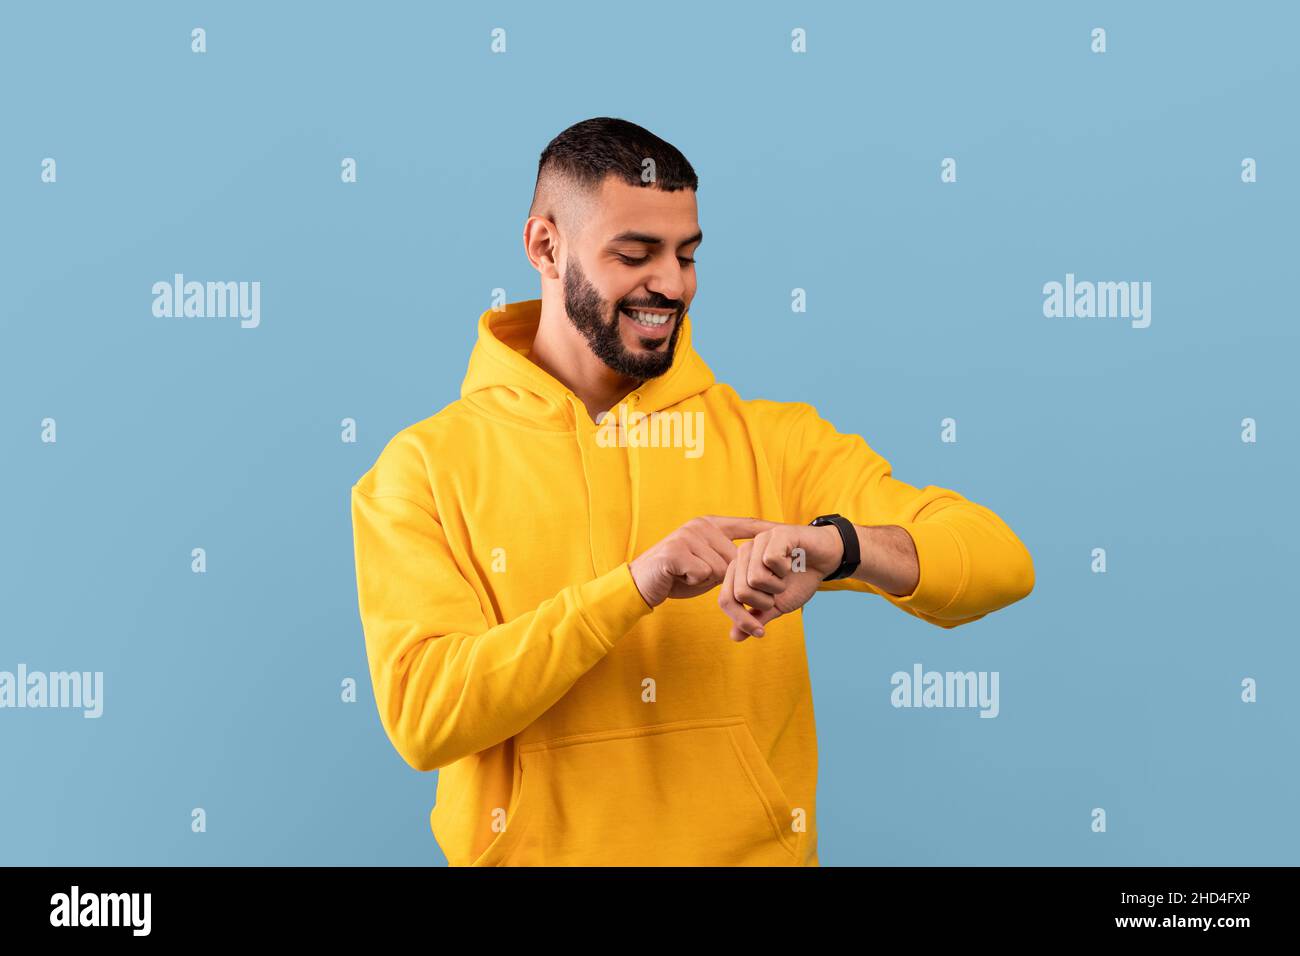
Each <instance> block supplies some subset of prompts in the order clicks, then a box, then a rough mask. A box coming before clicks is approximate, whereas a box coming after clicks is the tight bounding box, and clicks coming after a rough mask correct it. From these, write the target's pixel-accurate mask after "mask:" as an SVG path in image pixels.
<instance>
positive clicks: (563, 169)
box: [529, 116, 699, 225]
mask: <svg viewBox="0 0 1300 956" xmlns="http://www.w3.org/2000/svg"><path fill="white" fill-rule="evenodd" d="M646 160H651V161H652V162H653V166H649V165H648V164H647V163H646ZM647 170H651V171H652V172H653V179H647V177H648V176H650V172H646V171H647ZM610 175H613V176H617V177H618V178H619V179H621V180H622V181H623V182H625V183H627V184H628V185H629V186H654V187H655V188H657V189H662V190H665V191H666V192H676V191H677V190H679V189H690V190H692V191H695V190H697V189H698V186H699V180H698V179H697V178H696V176H695V170H694V169H693V168H692V167H691V164H690V163H689V162H688V161H687V159H686V157H685V156H683V155H682V154H681V151H680V150H678V149H677V147H676V146H674V145H673V144H672V143H669V142H666V141H665V140H662V139H660V138H659V137H658V136H656V135H655V134H654V133H652V132H650V131H649V130H648V129H645V128H644V127H642V126H637V125H636V123H629V122H628V121H627V120H622V119H615V118H614V117H611V116H597V117H594V118H593V119H588V120H583V121H582V122H581V123H574V124H573V125H572V126H570V127H569V128H568V129H566V130H565V131H564V132H562V133H560V135H559V136H556V137H555V139H553V140H551V141H550V142H549V143H548V144H547V145H546V149H544V150H542V155H541V158H540V159H539V160H538V162H537V185H536V187H535V188H534V190H533V203H532V206H531V208H530V209H529V215H533V216H550V217H551V218H554V219H556V221H557V223H558V222H559V217H560V216H561V215H562V213H561V209H564V210H565V211H566V212H567V211H569V210H571V209H574V208H576V205H577V204H576V203H575V202H574V200H576V199H578V198H579V197H578V196H576V195H575V193H590V192H594V191H595V190H597V189H599V188H600V184H601V183H603V182H604V181H605V177H606V176H610ZM566 225H568V224H567V223H566Z"/></svg>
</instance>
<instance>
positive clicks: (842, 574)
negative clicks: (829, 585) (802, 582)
mask: <svg viewBox="0 0 1300 956" xmlns="http://www.w3.org/2000/svg"><path fill="white" fill-rule="evenodd" d="M809 523H810V524H811V525H813V526H814V527H820V526H822V525H828V524H829V525H834V526H835V530H837V531H838V532H839V533H840V539H841V540H842V541H843V542H844V557H843V558H842V559H841V560H840V566H839V567H838V568H836V569H835V570H834V571H832V572H831V573H830V574H828V575H826V577H824V578H822V580H823V581H838V580H839V579H840V578H847V577H848V576H849V575H850V574H852V573H853V572H854V571H856V570H857V569H858V564H859V563H861V561H862V555H861V553H860V552H859V549H858V532H857V529H856V528H854V527H853V523H852V522H850V521H849V520H848V519H847V518H845V517H843V516H842V515H836V514H831V515H819V516H817V517H816V518H813V520H812V521H811V522H809Z"/></svg>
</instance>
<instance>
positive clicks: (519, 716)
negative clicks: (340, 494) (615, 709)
mask: <svg viewBox="0 0 1300 956" xmlns="http://www.w3.org/2000/svg"><path fill="white" fill-rule="evenodd" d="M363 483H364V484H368V485H373V481H371V480H370V477H369V476H367V477H366V478H363V479H362V481H361V482H358V483H357V485H354V486H353V488H352V526H353V543H354V550H355V557H356V574H357V599H358V605H359V608H360V612H361V622H362V628H363V630H364V632H365V642H366V656H367V659H368V661H369V664H370V676H371V682H372V684H373V687H374V691H375V702H376V704H377V705H378V708H379V716H380V720H381V722H382V724H383V727H384V730H385V732H386V733H387V734H388V738H389V740H390V741H392V743H393V746H394V747H396V748H397V751H398V753H400V754H401V755H402V757H403V759H405V760H406V762H407V763H408V764H410V765H411V766H412V767H414V768H415V769H416V770H435V769H437V768H439V767H442V766H445V765H447V764H449V763H452V762H454V761H456V760H459V759H461V758H462V757H465V756H468V755H470V754H474V753H478V752H479V751H481V750H486V749H488V748H489V747H492V746H494V745H496V744H498V743H500V742H501V741H503V740H506V739H508V738H510V737H512V736H514V735H515V734H517V733H519V732H520V731H522V730H523V729H524V728H526V727H527V726H528V725H529V724H531V723H532V722H533V721H534V720H536V719H537V718H538V717H540V716H541V715H542V713H543V712H545V711H546V710H547V709H548V708H550V707H551V706H552V705H553V704H555V702H556V701H558V700H559V699H560V698H561V697H562V696H563V695H564V694H565V692H566V691H568V690H569V688H570V687H571V686H573V684H574V682H575V681H577V680H578V678H579V677H581V676H582V675H583V674H584V673H586V672H587V671H588V670H589V669H591V667H593V666H594V665H595V664H596V663H597V662H598V661H600V659H601V658H602V657H604V655H605V654H606V652H607V651H609V649H610V648H611V647H613V645H614V642H615V641H616V640H618V638H619V637H621V636H622V635H623V634H625V633H626V632H627V631H628V630H630V629H631V627H632V625H633V624H635V623H636V622H637V621H638V620H639V619H640V618H641V617H643V616H645V615H647V614H649V613H651V610H652V609H651V608H650V607H649V605H647V604H646V603H645V600H644V599H643V598H642V597H641V592H640V591H639V590H638V589H637V586H636V582H635V581H634V580H633V579H632V574H631V571H630V570H629V568H628V565H627V564H626V563H623V564H621V565H619V566H618V567H616V568H614V569H612V570H610V571H608V572H607V573H605V574H603V575H601V576H599V577H596V578H594V579H593V580H590V581H586V582H582V583H578V584H573V585H571V586H569V587H566V588H564V589H563V590H561V591H560V592H559V593H558V594H556V595H555V596H554V597H552V598H549V599H548V600H546V601H543V602H542V603H541V604H540V605H539V606H538V607H537V608H536V609H534V610H531V611H528V612H527V613H525V614H521V615H519V616H518V617H516V618H514V619H513V620H511V621H507V622H505V623H502V624H498V625H497V626H495V627H489V626H488V621H487V620H486V619H485V617H484V615H483V611H482V608H481V606H480V603H479V598H478V596H477V594H476V592H475V590H474V588H473V586H472V585H471V584H470V583H469V581H467V580H466V579H465V578H464V577H463V576H462V574H461V572H460V569H459V568H458V567H457V565H456V561H455V559H454V557H453V555H452V553H451V550H450V548H449V547H448V544H447V538H446V536H445V535H444V533H443V529H442V525H441V524H440V523H439V521H438V516H437V514H436V513H435V512H434V511H433V510H432V502H431V501H418V500H415V499H416V497H417V496H416V495H414V494H412V493H411V492H410V490H409V489H401V490H400V493H399V491H398V490H396V489H390V488H384V487H382V486H381V487H377V488H376V487H371V488H370V490H366V489H365V488H363V487H362V485H363ZM429 497H431V496H429Z"/></svg>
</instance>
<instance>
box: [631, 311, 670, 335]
mask: <svg viewBox="0 0 1300 956" xmlns="http://www.w3.org/2000/svg"><path fill="white" fill-rule="evenodd" d="M618 311H619V314H620V315H621V316H622V318H623V320H624V321H625V322H627V323H628V324H630V325H631V326H632V328H634V329H635V330H636V332H637V334H638V335H642V336H647V337H650V338H661V337H663V336H665V335H667V334H668V333H669V332H671V331H672V330H673V322H674V320H675V316H676V315H677V310H676V309H619V310H618Z"/></svg>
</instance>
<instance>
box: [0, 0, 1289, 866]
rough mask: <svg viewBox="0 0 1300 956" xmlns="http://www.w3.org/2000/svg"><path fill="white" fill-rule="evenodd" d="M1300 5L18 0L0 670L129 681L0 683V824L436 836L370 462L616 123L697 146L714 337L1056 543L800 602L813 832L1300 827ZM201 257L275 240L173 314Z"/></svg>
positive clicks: (171, 852)
mask: <svg viewBox="0 0 1300 956" xmlns="http://www.w3.org/2000/svg"><path fill="white" fill-rule="evenodd" d="M196 26H201V27H204V28H205V29H206V30H207V43H208V52H207V53H205V54H202V55H197V54H194V53H192V52H191V51H190V30H191V29H192V28H193V27H196ZM1098 26H1100V27H1104V28H1105V29H1106V30H1107V44H1108V51H1107V52H1106V53H1105V54H1100V55H1099V54H1094V53H1092V52H1091V50H1090V42H1091V40H1090V33H1091V30H1092V28H1093V27H1098ZM494 27H502V28H504V29H505V30H506V31H507V52H506V53H505V54H503V55H493V54H492V53H491V52H490V48H489V44H490V39H491V37H490V32H491V30H492V29H493V28H494ZM795 27H803V28H805V29H806V30H807V31H808V52H807V53H806V54H803V55H796V54H794V53H792V52H791V50H790V31H791V30H792V29H793V28H795ZM1298 28H1300V13H1297V8H1296V7H1295V5H1292V4H1282V3H1276V4H1273V3H1261V4H1252V5H1250V6H1249V7H1246V8H1243V7H1240V6H1236V5H1233V4H1229V3H1223V4H1215V5H1196V4H1186V3H1179V4H1173V3H1167V4H1157V3H1150V4H1140V5H1139V4H1122V3H1115V4H1105V3H1088V4H1084V3H1059V4H1058V3H1053V4H1043V3H1019V4H968V3H944V4H935V3H909V4H906V5H901V4H900V5H897V6H894V5H889V6H886V5H880V4H857V3H854V4H848V3H845V4H830V3H818V4H812V5H809V4H805V3H795V2H787V3H746V4H743V5H740V4H730V5H728V4H721V3H716V4H715V3H699V2H691V3H680V2H664V3H658V4H654V5H651V6H646V5H635V4H633V5H626V6H617V7H611V6H610V5H608V4H603V3H582V4H578V3H569V4H563V5H560V6H557V7H556V9H555V10H547V9H546V8H545V7H544V6H543V5H538V4H535V3H526V2H517V3H484V4H475V5H472V8H471V7H470V6H469V5H466V8H459V7H456V6H452V5H449V4H432V3H430V4H418V5H416V4H384V3H373V4H338V5H329V4H310V5H308V4H287V3H283V4H256V3H229V4H228V3H220V4H219V3H187V4H177V3H131V4H98V3H94V4H92V3H86V4H61V3H44V4H23V5H21V6H20V5H17V4H13V5H5V7H4V8H3V13H0V89H3V90H4V91H5V93H4V111H3V118H2V122H0V147H2V148H0V264H2V265H0V268H2V273H0V275H2V277H3V295H2V296H0V332H2V334H3V338H2V343H0V458H2V459H3V468H0V497H2V500H3V502H4V504H3V510H2V515H3V527H2V528H0V539H2V540H3V541H4V547H3V550H2V551H0V601H2V602H3V606H4V608H5V609H6V614H5V615H4V620H3V624H2V625H0V670H10V671H14V670H16V668H17V665H18V664H19V663H25V664H26V665H27V666H28V668H29V669H31V670H44V671H52V670H81V671H87V670H88V671H96V670H101V671H103V672H104V675H105V677H104V680H105V701H104V715H103V716H102V717H101V718H100V719H98V720H86V719H83V718H82V716H81V714H80V712H79V711H76V710H43V711H34V710H4V711H0V759H2V760H3V766H4V771H3V773H0V777H2V778H3V785H2V786H0V862H3V863H10V864H94V865H102V864H118V863H122V864H200V863H215V864H338V863H341V864H374V863H392V864H433V865H440V864H443V863H444V862H445V860H444V858H443V856H442V854H441V853H440V852H439V850H438V848H437V845H436V843H435V842H434V840H433V836H432V834H431V833H430V832H429V826H428V812H429V809H430V807H431V806H432V804H433V796H434V784H435V776H434V775H433V774H419V773H416V772H415V771H413V770H411V769H410V768H409V767H408V766H407V765H406V764H405V763H403V762H402V760H401V758H400V757H399V756H398V754H397V752H396V751H395V750H394V749H393V748H392V746H391V745H390V744H389V743H388V742H387V740H386V739H385V737H384V735H383V730H382V728H381V726H380V724H379V720H378V715H377V712H376V710H375V706H374V701H373V697H372V694H371V688H370V681H369V675H368V671H367V667H366V659H365V655H364V643H363V637H362V632H361V628H360V621H359V618H358V614H357V607H356V586H355V578H354V571H353V553H352V539H351V527H350V518H349V512H348V491H349V488H350V486H351V484H352V483H353V482H354V481H355V480H356V479H357V478H358V477H360V475H361V474H362V473H363V472H364V471H365V470H366V469H367V468H368V467H369V466H370V465H371V463H372V462H373V461H374V459H375V457H376V455H377V454H378V453H379V451H380V449H381V448H382V447H383V446H384V444H385V443H386V442H387V440H388V439H389V438H390V437H391V436H392V435H393V434H395V433H396V432H397V431H399V430H400V429H402V428H404V427H405V426H407V425H409V424H411V423H413V422H415V421H419V420H420V419H423V418H425V417H427V416H428V415H431V414H433V413H434V412H435V411H437V410H438V409H439V408H441V407H442V406H443V405H445V404H446V403H448V402H450V401H452V400H454V399H455V398H456V397H457V396H458V393H459V387H460V382H461V378H462V376H463V375H464V371H465V366H466V362H467V359H468V356H469V351H470V348H471V347H472V344H473V341H474V335H475V321H476V320H477V318H478V316H479V314H480V313H481V312H482V311H483V310H484V309H486V308H488V307H489V306H490V305H491V302H490V296H491V290H492V289H494V288H497V287H501V288H504V289H505V290H506V293H507V297H508V299H509V300H510V301H515V300H518V299H526V298H535V297H536V296H537V295H538V294H539V286H538V282H537V276H536V273H535V272H534V271H532V270H531V269H530V267H529V265H528V263H527V260H526V259H525V257H524V253H523V248H522V241H521V233H522V227H523V221H524V219H525V217H526V210H527V206H528V202H529V200H530V198H531V191H532V186H533V177H534V175H535V172H536V163H537V157H538V154H539V153H540V152H541V150H542V148H543V147H544V146H545V145H546V143H547V142H548V141H549V140H550V138H551V137H553V136H554V135H555V134H557V133H558V132H559V131H560V130H562V129H563V128H564V127H566V126H568V125H570V124H571V123H574V122H576V121H578V120H581V119H585V118H587V117H590V116H598V115H614V116H621V117H624V118H626V119H630V120H632V121H634V122H637V123H640V124H641V125H644V126H646V127H648V128H649V129H651V130H653V131H654V132H656V133H658V134H659V135H660V136H663V137H664V138H665V139H667V140H669V141H670V142H672V143H674V144H675V145H676V146H678V147H679V148H680V149H681V150H682V151H683V152H684V153H685V154H686V155H687V157H688V158H689V159H690V160H691V162H692V163H693V164H694V166H695V168H696V170H697V172H698V173H699V175H700V179H701V184H700V191H699V203H700V222H701V225H702V227H703V229H704V231H705V234H706V236H707V239H706V241H705V243H704V244H703V246H702V247H701V249H700V253H699V256H698V259H699V265H698V270H699V277H700V286H699V292H698V295H697V297H696V299H695V301H694V303H693V305H692V307H691V315H692V318H693V320H694V323H695V329H696V345H697V347H698V349H699V351H700V352H701V354H702V355H703V357H704V359H705V361H706V362H708V363H709V364H710V365H711V367H712V368H713V370H714V371H715V373H716V374H717V376H718V378H719V379H720V380H722V381H726V382H730V383H731V384H733V385H734V386H735V387H736V388H737V390H738V391H739V392H740V393H741V394H742V395H743V396H746V397H759V396H762V397H768V398H774V399H783V400H800V401H808V402H811V403H812V404H814V405H815V406H816V407H817V408H818V410H819V411H820V412H821V413H822V414H823V415H824V416H825V417H827V418H828V419H830V420H831V421H832V422H834V423H835V424H836V425H837V426H838V427H839V428H840V429H841V430H843V431H852V432H857V433H859V434H861V435H863V436H864V437H865V438H866V439H867V440H868V442H869V443H870V444H871V445H872V447H874V448H875V449H876V450H878V451H879V452H881V454H883V455H885V456H886V457H887V458H888V459H889V460H890V461H891V462H892V463H893V466H894V474H895V476H896V477H898V478H901V479H903V480H905V481H909V482H911V483H913V484H916V485H918V486H923V485H927V484H935V485H940V486H942V487H948V488H954V489H956V490H959V491H960V492H962V493H963V494H965V495H966V496H967V497H969V498H971V499H973V500H975V501H978V502H980V503H983V504H986V505H988V506H989V507H991V508H992V509H993V510H995V511H996V512H998V513H999V514H1000V515H1001V516H1002V517H1003V518H1004V519H1005V520H1006V521H1007V522H1008V524H1010V526H1011V527H1012V528H1013V529H1015V530H1016V532H1017V533H1018V534H1019V535H1020V537H1021V539H1022V540H1023V541H1024V542H1025V544H1026V545H1027V546H1028V547H1029V549H1030V552H1031V554H1032V555H1033V557H1034V562H1035V567H1036V572H1037V587H1036V589H1035V591H1034V592H1033V594H1032V595H1031V596H1030V597H1029V598H1028V599H1027V600H1025V601H1022V602H1020V603H1019V604H1017V605H1014V606H1012V607H1011V608H1009V609H1007V610H1005V611H1002V612H999V613H997V614H995V615H992V616H990V617H988V618H986V619H984V620H982V621H979V622H976V623H974V624H971V625H968V626H964V627H961V628H958V629H956V630H954V631H942V630H940V629H938V628H934V627H932V626H930V625H927V624H924V623H923V622H921V621H918V620H916V619H914V618H911V617H909V616H907V615H905V614H903V613H902V612H900V611H898V610H896V609H894V608H891V607H890V606H888V605H887V604H886V603H885V602H883V601H879V600H872V599H869V598H865V597H863V596H861V595H854V594H835V595H829V594H827V595H821V596H819V597H818V598H817V599H816V600H815V601H814V602H813V603H812V604H811V605H809V607H808V609H807V612H806V613H807V618H806V624H807V628H808V634H809V654H810V659H811V665H812V669H813V681H814V692H815V699H816V710H817V719H818V729H819V735H820V769H821V775H820V784H819V791H818V798H819V804H818V810H819V822H820V855H821V861H822V863H823V864H824V865H844V864H908V865H912V864H920V865H925V864H979V863H992V864H1084V865H1088V864H1174V865H1180V864H1196V865H1212V864H1294V863H1296V862H1297V859H1298V853H1297V851H1298V850H1300V823H1298V820H1300V816H1298V815H1297V813H1296V807H1297V805H1300V771H1298V770H1297V764H1296V759H1295V755H1296V744H1297V736H1298V735H1297V728H1298V727H1300V719H1297V717H1298V715H1297V706H1296V697H1295V694H1294V693H1293V690H1292V688H1293V687H1294V682H1295V680H1296V674H1297V672H1298V671H1300V651H1298V650H1297V648H1298V647H1300V642H1298V641H1297V638H1296V634H1295V627H1294V623H1293V617H1292V610H1293V605H1292V601H1293V600H1294V597H1293V595H1294V593H1295V592H1294V590H1293V587H1294V585H1293V580H1294V577H1295V571H1296V567H1297V557H1298V554H1297V551H1298V548H1297V536H1296V534H1295V529H1296V527H1297V522H1296V519H1297V496H1296V494H1295V492H1294V488H1293V484H1292V479H1293V478H1294V476H1295V475H1296V473H1297V469H1296V465H1297V455H1296V450H1295V449H1296V438H1297V436H1296V429H1297V416H1296V415H1295V408H1296V405H1295V398H1294V394H1295V393H1294V365H1295V359H1296V354H1297V353H1296V347H1297V344H1300V343H1298V342H1297V334H1296V319H1297V305H1296V295H1295V275H1296V268H1295V267H1296V255H1297V244H1296V241H1295V235H1296V233H1295V223H1296V221H1297V218H1298V214H1300V208H1298V205H1300V204H1298V203H1297V191H1298V188H1300V187H1298V186H1297V178H1296V175H1295V171H1294V165H1295V162H1296V158H1297V156H1300V142H1298V138H1300V137H1298V134H1297V124H1296V123H1295V107H1296V102H1297V91H1298V90H1300V84H1298V83H1297V80H1298V78H1300V77H1298V74H1300V68H1298V67H1297V61H1298V60H1300V58H1298V57H1297V55H1296V52H1295V47H1294V43H1295V37H1296V35H1297V29H1298ZM345 156H351V157H355V158H356V159H357V161H358V180H359V181H358V182H357V183H356V184H354V185H345V184H343V183H341V182H340V176H339V172H340V161H341V159H342V158H343V157H345ZM1247 156H1249V157H1253V158H1255V159H1256V160H1257V161H1258V164H1259V181H1258V182H1257V183H1254V184H1249V185H1247V184H1243V183H1242V182H1241V177H1240V173H1241V160H1242V158H1243V157H1247ZM45 157H53V158H55V159H56V160H57V163H58V182H57V183H56V184H45V183H42V182H41V181H40V172H41V169H40V164H41V161H42V159H44V158H45ZM944 157H954V158H956V160H957V163H958V180H957V182H956V183H953V184H943V183H941V182H940V180H939V164H940V162H941V160H942V159H943V158H944ZM175 272H183V273H185V275H186V276H187V278H192V279H197V280H200V281H206V280H245V281H251V280H258V281H260V282H261V283H262V321H261V326H260V327H259V328H256V329H242V328H240V327H239V324H238V321H237V320H234V319H163V318H155V317H154V316H153V315H152V312H151V306H152V301H153V296H152V293H151V291H150V290H151V286H152V284H153V283H154V282H156V281H159V280H163V281H169V280H170V278H171V276H172V274H173V273H175ZM1067 272H1073V273H1075V274H1076V275H1077V276H1078V278H1079V279H1081V280H1083V279H1089V280H1116V281H1119V280H1147V281H1150V282H1152V284H1153V291H1152V321H1151V326H1150V327H1149V328H1146V329H1135V328H1132V327H1131V326H1130V324H1129V322H1128V321H1127V320H1109V319H1048V318H1045V317H1044V316H1043V312H1042V303H1043V295H1042V286H1043V284H1044V283H1045V282H1049V281H1063V280H1064V277H1065V274H1066V273H1067ZM796 287H799V288H804V289H806V290H807V294H808V312H807V313H805V314H793V313H792V312H791V310H790V292H791V289H793V288H796ZM46 416H51V417H54V418H55V419H57V422H58V442H57V444H43V443H42V442H41V441H40V440H39V433H40V422H41V420H42V419H43V418H45V417H46ZM949 416H951V417H953V418H955V419H956V420H957V422H958V438H959V441H958V442H957V443H956V444H944V443H941V442H940V440H939V432H940V421H941V419H943V418H945V417H949ZM346 417H352V418H355V419H356V420H357V422H358V423H359V440H358V442H357V443H356V444H346V443H343V442H341V441H340V440H339V432H340V422H341V420H342V419H344V418H346ZM1245 417H1252V418H1254V419H1256V421H1257V422H1258V429H1259V431H1258V436H1259V440H1258V442H1257V443H1256V444H1246V443H1243V442H1242V441H1241V440H1240V431H1241V420H1242V419H1243V418H1245ZM193 547H203V548H206V550H207V555H208V571H207V573H206V574H194V573H192V572H191V570H190V549H191V548H193ZM1094 547H1104V548H1105V549H1106V550H1107V555H1108V572H1107V573H1106V574H1094V573H1092V571H1091V570H1090V563H1091V552H1092V549H1093V548H1094ZM914 662H920V663H921V664H922V665H923V666H924V667H925V668H926V669H936V670H987V671H993V670H996V671H998V672H999V673H1000V675H1001V688H1000V691H1001V701H1000V706H1001V714H1000V716H999V717H998V718H997V719H995V720H988V719H980V718H978V716H977V714H976V712H975V711H974V710H896V709H894V708H893V707H891V706H890V690H891V688H890V685H889V676H890V675H891V674H892V673H893V672H894V671H896V670H906V671H910V669H911V667H912V664H913V663H914ZM345 677H353V678H355V679H356V680H357V682H358V685H359V691H360V699H359V701H358V702H357V703H355V704H344V703H341V702H340V700H339V686H340V681H341V680H342V679H343V678H345ZM1244 677H1253V678H1255V679H1256V680H1257V681H1258V683H1259V701H1258V703H1255V704H1245V703H1243V702H1242V701H1241V700H1240V694H1241V687H1240V684H1241V680H1242V679H1243V678H1244ZM194 807H203V808H204V809H205V810H206V812H207V816H208V820H207V823H208V830H207V832H206V833H202V834H195V833H192V832H191V829H190V811H191V809H192V808H194ZM1093 807H1103V808H1105V810H1106V812H1107V816H1108V820H1107V824H1108V826H1107V832H1106V833H1100V834H1099V833H1094V832H1092V830H1091V828H1090V824H1091V816H1090V813H1091V810H1092V808H1093Z"/></svg>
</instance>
